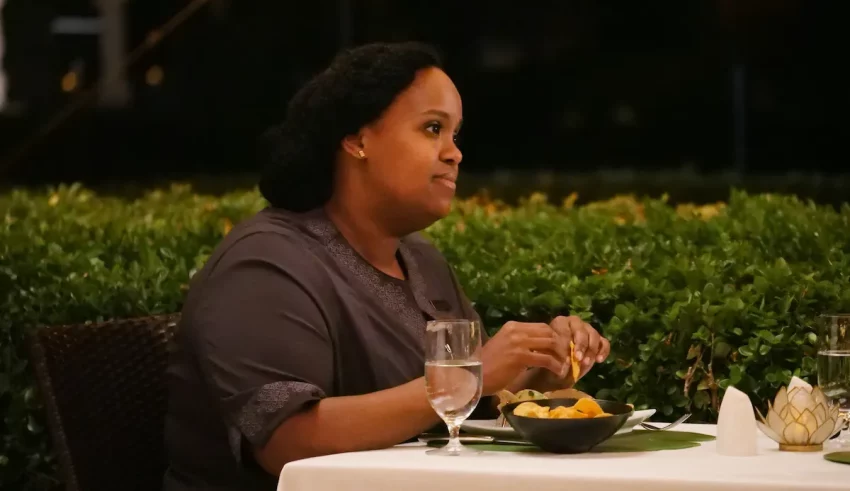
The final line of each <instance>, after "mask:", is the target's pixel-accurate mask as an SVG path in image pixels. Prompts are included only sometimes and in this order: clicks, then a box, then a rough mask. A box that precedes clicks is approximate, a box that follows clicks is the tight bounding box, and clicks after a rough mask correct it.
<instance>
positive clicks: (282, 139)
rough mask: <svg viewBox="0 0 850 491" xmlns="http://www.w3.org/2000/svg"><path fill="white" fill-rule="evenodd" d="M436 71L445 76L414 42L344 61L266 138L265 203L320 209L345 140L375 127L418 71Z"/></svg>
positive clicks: (355, 51) (299, 98)
mask: <svg viewBox="0 0 850 491" xmlns="http://www.w3.org/2000/svg"><path fill="white" fill-rule="evenodd" d="M431 67H436V68H442V61H441V59H440V55H439V53H438V52H437V51H436V50H435V49H434V48H433V47H431V46H428V45H426V44H422V43H416V42H406V43H374V44H367V45H362V46H359V47H355V48H352V49H348V50H345V51H342V52H341V53H339V54H338V55H337V56H336V57H335V58H334V60H333V61H332V62H331V64H330V66H329V67H328V68H327V69H325V70H324V71H323V72H321V73H319V74H318V75H316V76H315V77H314V78H313V79H311V80H310V81H309V82H307V84H305V85H304V87H302V88H301V89H300V90H299V91H298V92H297V93H296V94H295V95H294V96H293V98H292V99H291V100H290V102H289V106H288V108H287V114H286V118H285V120H284V121H283V123H281V124H280V125H279V126H276V127H274V128H272V129H271V130H269V131H267V132H266V133H265V134H264V135H263V136H262V138H261V157H260V158H261V160H263V162H262V164H263V171H262V176H261V178H260V192H262V194H263V197H265V198H266V200H268V201H269V203H270V204H271V205H272V206H274V207H277V208H283V209H286V210H290V211H294V212H304V211H309V210H312V209H314V208H318V207H320V206H323V205H324V204H325V203H326V202H327V201H328V200H329V199H330V197H331V194H332V192H333V181H334V173H335V170H336V162H335V156H336V153H337V151H338V150H339V148H340V143H341V141H342V139H343V138H345V137H346V136H348V135H352V134H355V133H357V131H358V130H360V128H362V127H363V126H365V125H367V124H369V123H371V122H373V121H375V120H376V119H378V118H379V117H380V116H381V115H382V114H383V112H384V111H385V110H386V109H387V108H388V107H389V106H390V104H392V102H393V100H394V99H395V98H396V96H397V95H398V94H399V93H401V92H402V91H404V90H405V89H406V88H407V87H408V86H410V84H412V83H413V80H414V78H415V77H416V74H417V72H418V71H419V70H422V69H424V68H431Z"/></svg>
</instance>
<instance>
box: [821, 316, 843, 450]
mask: <svg viewBox="0 0 850 491" xmlns="http://www.w3.org/2000/svg"><path fill="white" fill-rule="evenodd" d="M820 320H821V329H820V336H819V339H820V345H819V347H818V358H817V362H818V363H817V371H818V385H819V386H820V388H821V390H823V393H824V395H825V396H826V397H828V398H830V399H831V400H832V401H833V402H834V403H836V404H838V406H839V410H840V411H841V413H842V415H843V417H844V419H845V420H850V332H848V331H850V329H848V328H850V314H839V315H823V316H821V317H820ZM847 433H848V432H847V431H846V430H845V431H844V432H843V433H842V434H841V435H840V436H839V437H838V438H837V439H836V440H833V441H832V442H829V445H830V446H831V447H842V448H843V447H850V437H848V434H847Z"/></svg>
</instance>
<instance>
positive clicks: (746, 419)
mask: <svg viewBox="0 0 850 491" xmlns="http://www.w3.org/2000/svg"><path fill="white" fill-rule="evenodd" d="M756 436H757V434H756V417H755V414H754V413H753V405H752V403H751V402H750V398H749V397H747V395H746V394H744V393H743V392H741V391H740V390H738V389H736V388H735V387H733V386H729V388H728V389H726V394H725V395H724V396H723V402H721V403H720V415H719V417H718V420H717V453H718V454H720V455H725V456H729V457H747V456H751V455H756V453H757V452H756Z"/></svg>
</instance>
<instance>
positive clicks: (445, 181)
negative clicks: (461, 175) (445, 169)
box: [434, 176, 457, 189]
mask: <svg viewBox="0 0 850 491" xmlns="http://www.w3.org/2000/svg"><path fill="white" fill-rule="evenodd" d="M434 182H436V183H438V184H440V185H442V186H445V187H447V188H449V189H457V183H455V180H454V179H453V178H451V177H450V176H436V177H434Z"/></svg>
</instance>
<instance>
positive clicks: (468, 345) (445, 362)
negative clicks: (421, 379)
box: [425, 319, 482, 455]
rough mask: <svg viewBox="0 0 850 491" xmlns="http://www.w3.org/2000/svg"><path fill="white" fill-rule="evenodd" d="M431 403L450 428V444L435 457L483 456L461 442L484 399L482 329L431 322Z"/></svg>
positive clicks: (428, 352)
mask: <svg viewBox="0 0 850 491" xmlns="http://www.w3.org/2000/svg"><path fill="white" fill-rule="evenodd" d="M425 383H426V386H427V391H428V402H429V403H430V404H431V407H433V408H434V411H436V412H437V414H438V415H440V418H442V419H443V421H444V422H445V423H446V426H448V428H449V435H450V436H449V443H448V444H447V445H446V446H444V447H442V448H437V449H433V450H429V451H428V452H426V453H428V454H434V455H465V454H477V453H480V452H478V451H477V450H472V449H469V448H467V447H464V446H463V445H462V444H461V443H460V440H459V437H458V434H459V432H460V425H461V424H462V423H463V422H464V421H465V420H466V418H468V417H469V415H470V414H472V411H473V410H475V407H476V406H477V405H478V402H479V400H480V399H481V391H482V372H481V326H480V325H479V324H478V322H475V321H470V320H465V319H450V320H435V321H429V322H428V323H427V326H426V328H425Z"/></svg>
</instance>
